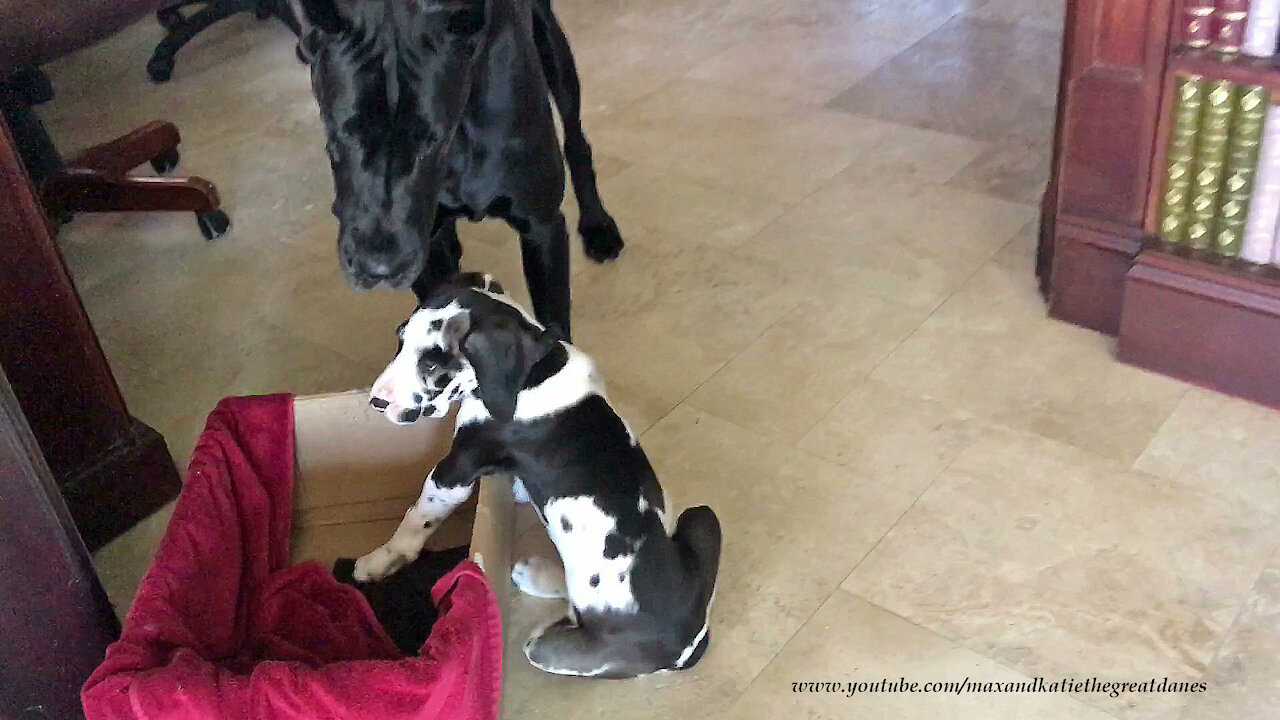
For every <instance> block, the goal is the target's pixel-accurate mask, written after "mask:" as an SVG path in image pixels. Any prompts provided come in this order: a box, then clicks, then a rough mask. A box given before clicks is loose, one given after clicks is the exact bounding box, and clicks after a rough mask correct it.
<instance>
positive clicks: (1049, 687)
mask: <svg viewBox="0 0 1280 720" xmlns="http://www.w3.org/2000/svg"><path fill="white" fill-rule="evenodd" d="M1206 688H1207V686H1206V685H1205V683H1203V682H1180V681H1175V680H1170V679H1169V678H1161V679H1159V680H1156V679H1155V678H1152V679H1150V680H1141V681H1129V682H1117V681H1107V680H1099V679H1098V678H1086V679H1084V680H1077V679H1076V678H1060V679H1056V680H1045V679H1044V678H1042V677H1037V678H1033V679H1031V680H1023V681H1020V682H983V681H981V680H973V679H971V678H967V677H966V678H965V679H963V680H941V681H929V682H914V681H911V680H907V679H906V678H902V677H900V678H898V679H897V680H890V679H888V678H882V679H880V680H870V681H850V680H843V681H836V682H793V683H791V692H795V693H839V694H841V695H844V696H846V697H853V696H854V695H857V694H859V693H864V694H870V693H951V694H954V695H963V694H965V693H1055V692H1060V693H1077V694H1090V693H1105V694H1107V695H1110V696H1111V697H1113V698H1114V697H1120V696H1121V695H1123V694H1125V693H1202V692H1204V691H1205V690H1206Z"/></svg>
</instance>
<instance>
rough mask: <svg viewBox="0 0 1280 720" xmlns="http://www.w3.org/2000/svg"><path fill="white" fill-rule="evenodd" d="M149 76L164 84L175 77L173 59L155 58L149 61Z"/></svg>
mask: <svg viewBox="0 0 1280 720" xmlns="http://www.w3.org/2000/svg"><path fill="white" fill-rule="evenodd" d="M147 75H149V76H151V79H152V80H153V81H155V82H158V83H162V82H165V81H166V80H168V79H169V78H171V77H173V58H164V57H153V58H151V59H150V60H148V61H147Z"/></svg>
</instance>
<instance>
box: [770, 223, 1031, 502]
mask: <svg viewBox="0 0 1280 720" xmlns="http://www.w3.org/2000/svg"><path fill="white" fill-rule="evenodd" d="M1019 230H1020V229H1019ZM1016 236H1017V233H1015V234H1014V235H1013V236H1011V237H1010V240H1012V239H1013V238H1014V237H1016ZM1007 244H1008V243H1007V242H1006V243H1005V245H1007ZM1005 245H1001V246H1000V247H999V248H997V249H996V250H995V251H994V252H992V253H991V255H989V256H988V257H987V258H986V259H985V260H983V261H982V262H981V263H980V264H979V265H978V267H977V268H975V269H974V271H973V272H971V273H969V276H968V277H966V278H965V279H964V280H962V281H960V282H959V283H957V284H956V287H955V289H954V290H952V291H951V292H950V293H949V294H947V295H946V297H943V298H942V299H940V300H938V303H937V304H936V305H934V306H933V308H932V309H931V310H929V312H928V314H926V315H925V316H924V318H922V319H921V320H920V322H919V323H918V324H916V326H915V327H914V328H912V330H911V332H909V333H907V335H906V337H904V338H902V340H901V341H899V342H898V344H897V345H894V346H893V348H892V349H890V350H889V352H887V353H885V354H884V357H882V358H880V359H879V360H877V361H876V362H875V364H874V365H872V366H871V367H870V368H869V369H868V370H867V372H866V373H865V374H863V376H862V380H860V381H859V382H858V384H857V385H854V386H853V387H852V388H850V389H849V391H848V392H846V393H845V394H844V395H841V396H840V399H838V400H836V402H835V404H833V405H832V406H831V407H830V408H828V409H827V411H826V412H824V413H823V414H822V417H821V418H819V419H818V420H817V421H816V422H814V423H813V424H812V425H810V426H809V427H808V428H806V429H805V431H804V432H803V433H802V434H801V435H800V440H797V441H796V442H795V443H793V445H796V446H797V447H799V443H800V442H801V441H802V440H803V439H804V438H806V437H808V436H809V434H810V433H812V432H813V431H814V429H815V428H817V427H818V426H819V425H821V424H822V423H824V422H826V421H827V419H828V418H830V417H831V414H832V413H834V412H835V410H836V408H837V407H839V406H840V404H841V403H843V402H844V401H845V400H846V399H848V398H849V396H850V395H853V393H855V392H857V390H858V388H860V387H862V386H863V385H865V384H866V383H867V381H868V380H870V379H871V376H872V374H874V373H875V371H876V370H877V369H879V367H880V366H881V365H883V364H884V362H885V361H886V360H888V359H889V358H890V357H893V354H894V353H896V352H898V350H899V349H901V348H902V346H903V345H906V344H907V341H908V340H910V339H911V338H913V337H915V336H916V333H918V332H920V328H922V327H924V325H925V323H927V322H929V319H930V318H932V317H933V316H934V315H936V314H937V312H938V311H939V310H941V309H942V306H943V305H946V304H947V302H948V301H950V300H951V299H952V298H953V297H955V296H956V294H957V293H959V292H960V291H961V290H963V289H964V288H965V286H967V285H968V284H969V283H970V282H971V281H972V280H973V279H974V278H975V277H977V275H978V273H980V272H982V270H983V268H985V267H986V266H987V264H988V263H990V262H991V261H992V259H993V258H994V257H995V256H996V254H997V253H999V252H1000V250H1003V249H1004V247H1005ZM895 387H896V386H895ZM958 409H961V410H963V409H964V408H958ZM966 412H968V411H967V410H966ZM975 417H979V416H977V415H975ZM953 461H954V458H953ZM947 467H950V463H948V465H947ZM943 469H944V470H945V469H946V468H943ZM935 479H936V476H935ZM930 484H931V485H932V483H930ZM925 490H928V488H925ZM921 494H922V495H923V494H924V492H923V491H921Z"/></svg>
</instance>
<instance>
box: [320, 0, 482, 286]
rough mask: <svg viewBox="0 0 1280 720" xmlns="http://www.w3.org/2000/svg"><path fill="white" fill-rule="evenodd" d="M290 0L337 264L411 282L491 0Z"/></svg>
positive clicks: (371, 277)
mask: <svg viewBox="0 0 1280 720" xmlns="http://www.w3.org/2000/svg"><path fill="white" fill-rule="evenodd" d="M295 2H297V3H298V4H299V5H300V8H301V13H300V21H301V22H302V23H303V25H304V28H303V34H302V40H301V41H300V43H299V47H300V48H301V49H302V51H303V55H304V56H305V57H307V58H308V60H309V62H310V66H311V86H312V91H313V93H314V94H315V97H316V102H317V104H318V105H319V107H320V116H321V119H322V120H323V121H324V128H325V138H326V145H325V147H326V150H327V151H328V154H329V164H330V168H331V169H332V171H333V185H334V201H333V214H334V215H335V216H337V218H338V262H339V266H340V267H341V268H342V271H343V273H344V274H345V275H346V277H347V278H348V279H349V280H350V281H351V282H352V283H353V284H355V285H356V286H357V287H359V288H362V289H367V288H371V287H374V286H375V285H378V284H379V283H385V284H387V285H390V286H392V287H398V288H400V287H406V286H408V285H409V284H410V283H411V282H413V280H414V279H415V278H417V277H418V275H419V274H421V273H422V271H423V269H424V267H425V265H426V262H427V253H426V251H425V243H426V242H427V240H428V239H429V238H430V237H431V236H432V235H433V234H434V230H435V221H436V208H437V198H438V195H439V192H440V188H441V185H442V183H443V182H444V178H445V175H446V173H447V170H448V168H447V162H446V160H447V150H448V147H449V144H450V142H451V140H452V138H453V135H454V132H455V131H456V129H457V126H458V123H459V121H460V119H461V117H462V112H463V110H464V108H465V107H466V105H467V102H468V99H469V97H470V88H471V83H472V80H471V69H472V67H473V66H474V65H475V64H476V62H477V60H478V57H479V55H480V49H481V48H482V47H483V43H482V39H483V37H484V29H485V27H486V18H487V14H488V8H487V6H486V0H394V1H392V2H387V1H386V0H354V1H353V2H345V3H342V5H341V8H339V5H338V4H337V3H336V2H335V0H295Z"/></svg>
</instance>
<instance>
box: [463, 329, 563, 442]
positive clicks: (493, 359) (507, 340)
mask: <svg viewBox="0 0 1280 720" xmlns="http://www.w3.org/2000/svg"><path fill="white" fill-rule="evenodd" d="M554 343H555V339H554V338H553V337H551V336H548V335H546V333H541V334H535V332H534V331H530V330H528V329H526V328H525V327H523V326H522V325H521V324H520V322H519V321H517V320H516V319H515V318H511V317H506V316H497V317H493V318H488V319H485V320H483V321H481V322H478V323H476V324H473V325H472V327H471V332H469V333H468V334H467V336H466V338H464V339H463V341H462V354H463V356H464V357H466V359H467V362H469V363H471V367H472V368H473V369H475V372H476V383H477V384H478V385H479V386H480V400H481V401H482V402H484V407H485V409H486V410H488V411H489V414H490V415H492V416H493V418H494V419H495V420H498V421H501V422H509V421H510V420H511V419H512V418H513V417H515V414H516V395H517V394H518V393H519V392H520V390H521V388H523V387H524V382H525V379H527V378H528V377H529V371H530V370H532V369H533V366H534V365H536V364H537V363H538V361H539V360H541V359H542V358H544V357H546V355H547V353H549V352H551V349H552V348H553V347H554Z"/></svg>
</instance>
